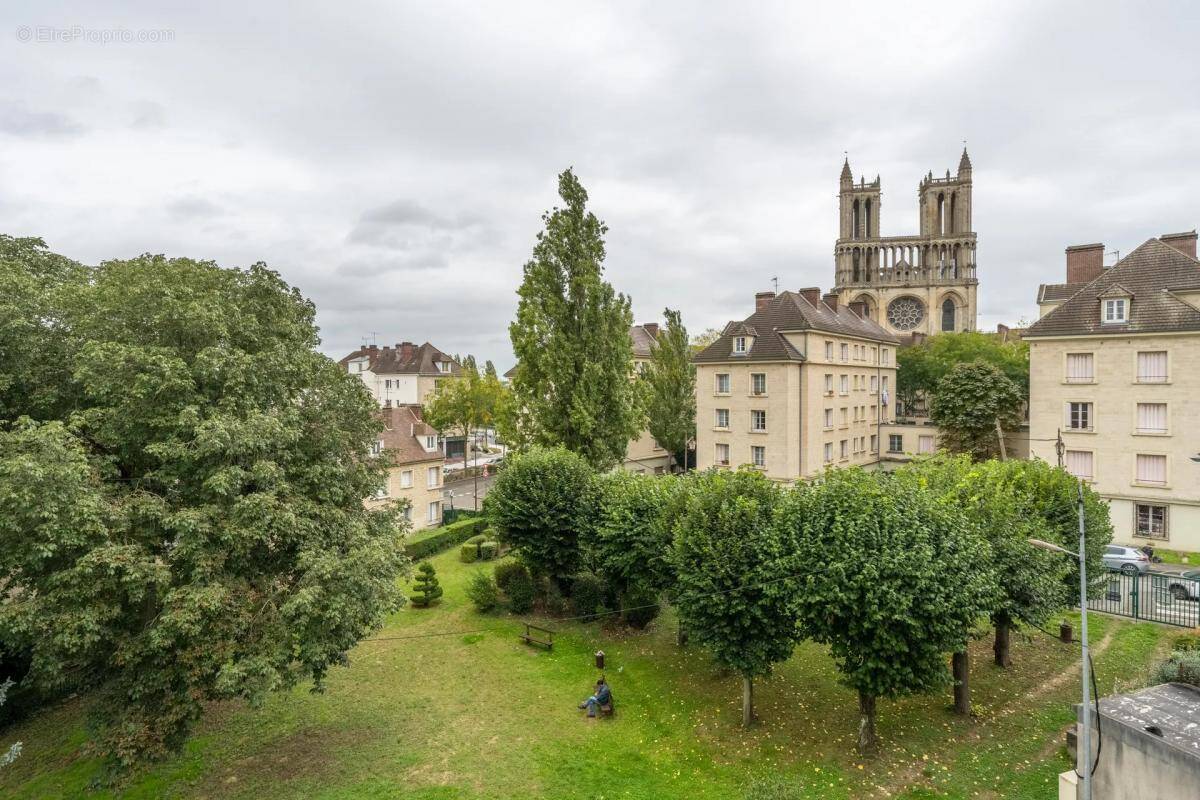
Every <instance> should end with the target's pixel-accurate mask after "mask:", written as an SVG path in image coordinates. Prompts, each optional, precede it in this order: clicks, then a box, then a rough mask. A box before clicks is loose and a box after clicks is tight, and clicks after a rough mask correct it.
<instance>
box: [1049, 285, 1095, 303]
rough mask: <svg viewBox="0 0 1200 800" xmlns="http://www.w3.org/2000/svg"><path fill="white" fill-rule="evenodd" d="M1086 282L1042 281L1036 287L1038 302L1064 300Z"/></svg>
mask: <svg viewBox="0 0 1200 800" xmlns="http://www.w3.org/2000/svg"><path fill="white" fill-rule="evenodd" d="M1084 286H1087V284H1086V283H1043V284H1042V285H1041V286H1040V287H1038V299H1037V301H1038V302H1039V303H1055V302H1062V301H1063V300H1066V299H1067V298H1069V297H1070V296H1071V295H1073V294H1075V293H1076V292H1078V291H1079V290H1080V289H1082V288H1083V287H1084Z"/></svg>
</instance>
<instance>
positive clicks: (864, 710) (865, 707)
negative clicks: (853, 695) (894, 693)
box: [858, 690, 879, 756]
mask: <svg viewBox="0 0 1200 800" xmlns="http://www.w3.org/2000/svg"><path fill="white" fill-rule="evenodd" d="M878 747H879V737H878V736H876V735H875V695H871V694H866V693H865V692H863V691H861V690H860V691H859V693H858V752H859V753H860V754H861V755H864V756H871V755H875V751H876V750H877V749H878Z"/></svg>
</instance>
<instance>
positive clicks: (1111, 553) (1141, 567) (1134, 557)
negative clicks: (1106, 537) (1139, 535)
mask: <svg viewBox="0 0 1200 800" xmlns="http://www.w3.org/2000/svg"><path fill="white" fill-rule="evenodd" d="M1103 560H1104V566H1106V567H1108V568H1109V569H1111V570H1120V571H1121V572H1124V573H1125V574H1126V575H1137V574H1138V573H1145V572H1148V571H1149V570H1150V557H1149V556H1148V555H1146V554H1145V553H1143V552H1142V551H1141V550H1139V549H1137V548H1136V547H1126V546H1125V545H1122V544H1110V545H1108V546H1107V547H1105V548H1104V559H1103Z"/></svg>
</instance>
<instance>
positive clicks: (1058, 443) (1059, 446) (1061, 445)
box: [1054, 428, 1067, 468]
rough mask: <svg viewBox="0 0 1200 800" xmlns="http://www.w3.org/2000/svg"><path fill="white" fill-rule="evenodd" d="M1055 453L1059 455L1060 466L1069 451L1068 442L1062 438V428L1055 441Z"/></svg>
mask: <svg viewBox="0 0 1200 800" xmlns="http://www.w3.org/2000/svg"><path fill="white" fill-rule="evenodd" d="M1054 453H1055V455H1057V456H1058V466H1059V467H1060V468H1061V467H1062V465H1063V456H1064V455H1066V453H1067V443H1066V442H1064V441H1063V438H1062V428H1059V429H1058V438H1057V439H1056V440H1055V442H1054Z"/></svg>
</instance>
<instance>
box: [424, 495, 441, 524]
mask: <svg viewBox="0 0 1200 800" xmlns="http://www.w3.org/2000/svg"><path fill="white" fill-rule="evenodd" d="M427 519H428V521H429V522H441V521H442V501H441V500H434V501H433V502H432V503H430V504H429V517H428V518H427Z"/></svg>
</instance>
